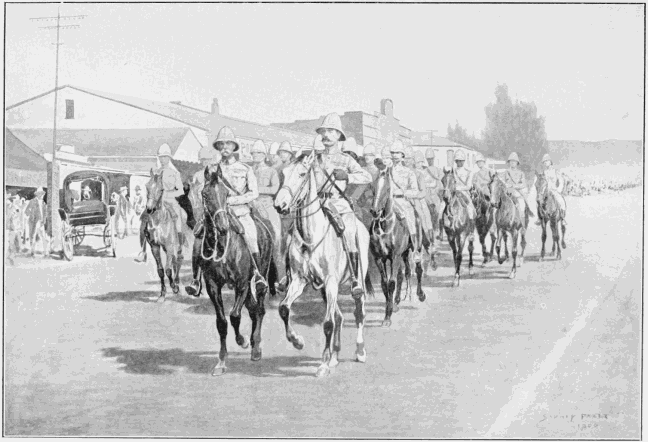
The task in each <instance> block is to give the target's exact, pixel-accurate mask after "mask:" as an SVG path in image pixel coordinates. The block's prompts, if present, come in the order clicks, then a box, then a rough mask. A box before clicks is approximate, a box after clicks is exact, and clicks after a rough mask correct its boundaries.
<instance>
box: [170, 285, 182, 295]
mask: <svg viewBox="0 0 648 442" xmlns="http://www.w3.org/2000/svg"><path fill="white" fill-rule="evenodd" d="M171 291H173V294H174V295H177V294H178V293H180V286H178V285H176V286H173V287H171Z"/></svg>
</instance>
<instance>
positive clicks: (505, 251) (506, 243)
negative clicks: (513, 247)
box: [504, 230, 513, 261]
mask: <svg viewBox="0 0 648 442" xmlns="http://www.w3.org/2000/svg"><path fill="white" fill-rule="evenodd" d="M511 235H513V234H511ZM508 260H509V251H508V233H506V230H504V261H508Z"/></svg>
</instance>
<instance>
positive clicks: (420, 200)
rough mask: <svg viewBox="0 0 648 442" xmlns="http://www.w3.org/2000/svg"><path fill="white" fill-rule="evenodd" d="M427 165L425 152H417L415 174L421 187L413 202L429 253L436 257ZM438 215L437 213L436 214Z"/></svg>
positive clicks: (415, 155) (415, 154)
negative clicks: (428, 201)
mask: <svg viewBox="0 0 648 442" xmlns="http://www.w3.org/2000/svg"><path fill="white" fill-rule="evenodd" d="M426 165H427V163H426V162H425V156H424V155H423V152H421V151H416V152H415V153H414V166H415V169H414V174H415V175H416V180H417V181H418V187H419V190H420V192H419V196H418V197H417V198H415V199H413V200H412V203H413V205H414V210H416V213H417V214H418V216H419V219H420V220H421V227H422V228H423V235H425V237H426V239H427V242H428V246H427V247H428V249H427V250H428V253H429V254H430V255H434V254H435V253H436V252H437V249H436V242H435V241H434V237H435V234H434V232H436V230H435V229H434V224H433V223H432V213H433V212H431V211H430V209H429V208H428V207H427V201H426V198H427V194H428V191H427V181H426V180H427V177H428V176H429V175H428V174H427V173H426V172H425V167H426ZM434 213H436V212H434Z"/></svg>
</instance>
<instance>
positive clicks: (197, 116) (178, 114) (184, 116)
mask: <svg viewBox="0 0 648 442" xmlns="http://www.w3.org/2000/svg"><path fill="white" fill-rule="evenodd" d="M65 88H70V89H75V90H77V91H81V92H84V93H86V94H90V95H94V96H96V97H100V98H104V99H106V100H110V101H114V102H116V103H121V104H124V105H126V106H130V107H134V108H136V109H140V110H144V111H147V112H151V113H154V114H156V115H160V116H162V117H166V118H170V119H172V120H175V121H178V122H180V123H184V124H187V125H189V126H193V127H196V128H198V129H202V130H208V129H209V117H210V115H211V114H210V113H209V112H207V111H201V110H199V109H194V108H192V107H189V106H185V105H181V104H175V103H167V102H164V101H156V100H148V99H146V98H137V97H128V96H125V95H119V94H114V93H112V92H103V91H97V90H94V89H88V88H86V87H79V86H72V85H64V86H59V88H58V90H59V91H60V90H61V89H65ZM52 92H54V89H52V90H49V91H47V92H45V93H42V94H40V95H36V96H35V97H32V98H28V99H27V100H24V101H21V102H19V103H16V104H13V105H11V106H9V107H7V108H6V110H10V109H13V108H15V107H18V106H21V105H23V104H25V103H28V102H30V101H32V100H35V99H37V98H41V97H43V96H45V95H48V94H51V93H52Z"/></svg>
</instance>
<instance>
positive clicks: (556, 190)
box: [536, 153, 567, 226]
mask: <svg viewBox="0 0 648 442" xmlns="http://www.w3.org/2000/svg"><path fill="white" fill-rule="evenodd" d="M542 166H543V168H544V176H545V178H546V179H547V188H548V190H549V192H551V193H552V194H553V196H554V198H556V201H557V202H558V206H560V210H561V211H562V213H563V220H562V223H563V225H564V226H566V225H567V221H566V220H565V215H566V214H567V203H566V202H565V198H564V197H563V196H562V192H563V190H564V189H565V178H564V177H563V175H562V174H561V173H560V172H558V171H557V170H556V169H555V168H554V167H553V161H551V157H550V156H549V154H548V153H546V154H544V156H543V157H542ZM538 207H540V201H538ZM536 225H538V226H539V225H540V218H538V219H537V220H536Z"/></svg>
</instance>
